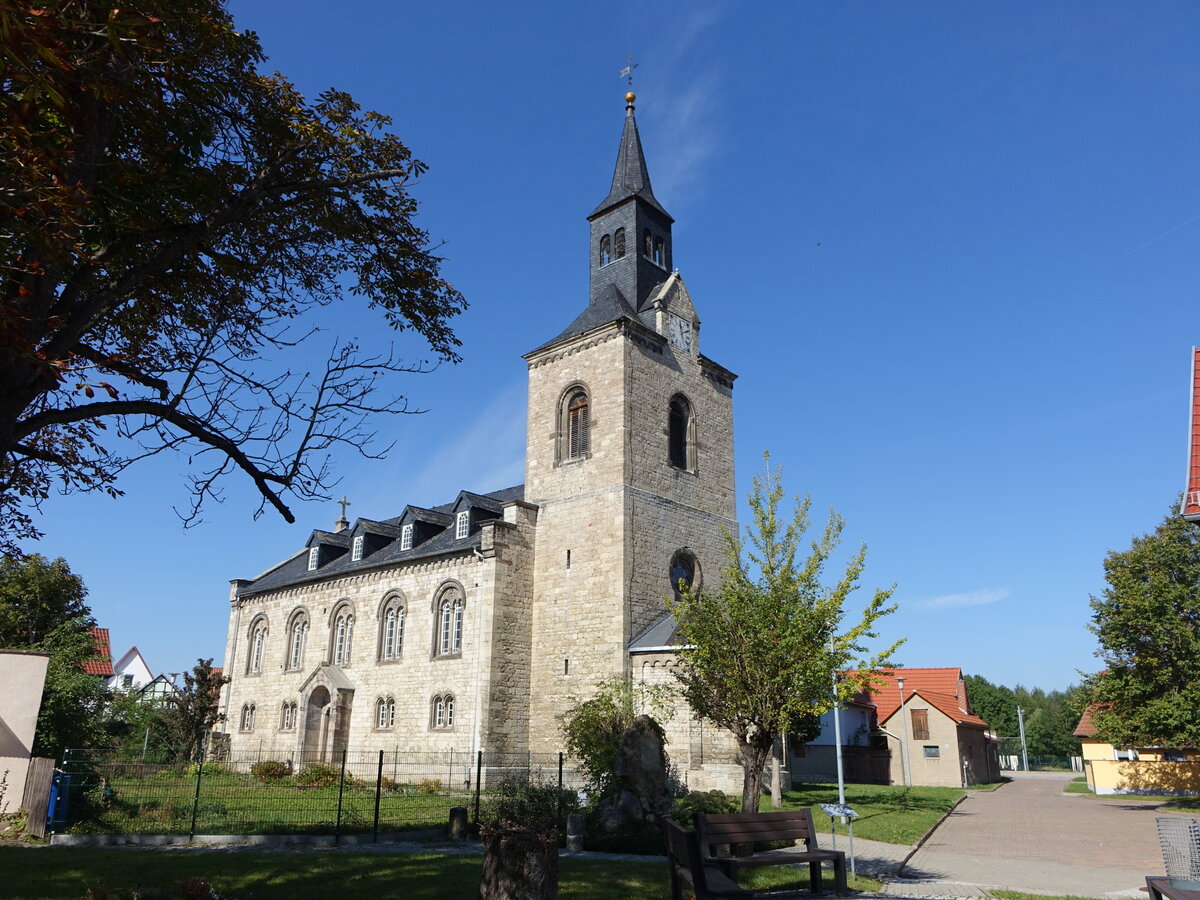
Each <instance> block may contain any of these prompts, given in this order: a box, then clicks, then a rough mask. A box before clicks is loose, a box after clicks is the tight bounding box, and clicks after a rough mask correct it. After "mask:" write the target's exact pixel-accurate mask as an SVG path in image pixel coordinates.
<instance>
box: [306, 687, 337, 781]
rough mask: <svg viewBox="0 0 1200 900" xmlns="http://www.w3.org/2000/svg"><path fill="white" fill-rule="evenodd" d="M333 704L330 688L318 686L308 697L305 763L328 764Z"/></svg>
mask: <svg viewBox="0 0 1200 900" xmlns="http://www.w3.org/2000/svg"><path fill="white" fill-rule="evenodd" d="M332 714H333V704H331V703H330V697H329V688H327V687H325V686H324V685H318V686H317V687H315V688H313V692H312V693H311V694H309V695H308V704H307V711H306V713H305V718H304V751H303V761H304V763H306V764H307V763H313V762H326V761H327V760H328V755H329V732H330V727H331V723H330V721H329V720H330V718H331V717H332Z"/></svg>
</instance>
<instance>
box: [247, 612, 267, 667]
mask: <svg viewBox="0 0 1200 900" xmlns="http://www.w3.org/2000/svg"><path fill="white" fill-rule="evenodd" d="M266 652H267V620H266V619H265V618H263V617H261V616H259V617H258V618H256V619H255V620H254V621H253V622H251V623H250V647H249V649H248V650H247V652H246V674H247V675H257V674H259V673H260V672H262V668H263V657H264V656H265V655H266Z"/></svg>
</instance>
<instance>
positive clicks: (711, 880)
mask: <svg viewBox="0 0 1200 900" xmlns="http://www.w3.org/2000/svg"><path fill="white" fill-rule="evenodd" d="M663 831H664V832H665V833H666V836H667V859H668V860H669V861H670V863H671V900H682V897H683V883H684V882H687V883H688V884H689V885H691V887H692V890H693V891H694V892H695V894H696V900H708V898H709V897H720V898H722V900H730V898H737V900H749V898H751V897H753V896H754V895H753V894H751V893H750V891H747V890H745V889H743V888H740V887H738V885H737V882H736V881H734V880H733V879H732V878H730V877H729V876H728V875H726V874H725V872H724V871H722V869H720V868H719V867H717V866H714V865H705V863H704V860H703V858H702V857H701V855H700V842H699V841H698V840H697V839H696V832H694V831H688V830H687V829H685V828H682V827H681V826H679V825H678V824H676V823H675V822H674V821H672V820H671V819H664V820H663Z"/></svg>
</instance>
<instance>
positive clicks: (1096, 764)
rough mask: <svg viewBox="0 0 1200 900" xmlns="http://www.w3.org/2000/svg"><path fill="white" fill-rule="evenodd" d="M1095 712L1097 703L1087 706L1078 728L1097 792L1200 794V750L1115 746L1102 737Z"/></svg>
mask: <svg viewBox="0 0 1200 900" xmlns="http://www.w3.org/2000/svg"><path fill="white" fill-rule="evenodd" d="M1094 712H1095V707H1094V706H1089V707H1088V708H1087V709H1085V710H1084V711H1083V716H1082V717H1081V718H1080V720H1079V725H1078V726H1077V727H1076V729H1075V736H1076V737H1077V738H1079V743H1080V744H1081V745H1082V748H1083V749H1082V756H1083V772H1084V775H1086V776H1087V784H1088V787H1089V788H1091V789H1092V790H1093V791H1095V792H1096V793H1097V794H1200V752H1198V751H1196V750H1183V749H1170V748H1166V747H1114V746H1113V745H1112V744H1110V743H1108V742H1107V741H1103V740H1101V739H1100V737H1099V735H1098V733H1097V729H1096V725H1095V723H1094V722H1093V721H1092V715H1093V713H1094Z"/></svg>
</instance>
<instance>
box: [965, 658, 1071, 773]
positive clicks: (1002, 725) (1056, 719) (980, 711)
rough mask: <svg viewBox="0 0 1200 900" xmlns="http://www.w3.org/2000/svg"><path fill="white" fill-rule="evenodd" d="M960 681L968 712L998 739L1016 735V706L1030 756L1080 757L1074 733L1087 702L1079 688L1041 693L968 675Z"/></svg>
mask: <svg viewBox="0 0 1200 900" xmlns="http://www.w3.org/2000/svg"><path fill="white" fill-rule="evenodd" d="M963 680H964V681H965V682H966V685H967V697H968V699H969V700H970V703H971V710H972V711H973V712H974V713H975V715H977V716H979V718H981V719H983V721H985V722H987V723H988V724H989V725H990V726H992V730H993V731H995V733H996V734H997V735H998V736H999V737H1003V738H1013V737H1017V736H1018V735H1019V733H1020V726H1019V724H1018V722H1017V707H1018V706H1019V707H1021V709H1022V710H1023V711H1024V713H1025V742H1026V746H1027V747H1028V750H1029V755H1030V756H1058V757H1062V756H1078V755H1079V739H1078V738H1076V737H1075V735H1074V731H1075V726H1076V725H1078V724H1079V717H1080V715H1082V713H1083V707H1084V705H1085V701H1086V692H1085V691H1084V690H1083V688H1082V687H1078V686H1076V685H1072V686H1071V687H1068V688H1067V689H1066V690H1065V691H1057V690H1055V691H1044V690H1042V689H1041V688H1032V689H1029V688H1025V687H1022V686H1021V685H1019V684H1018V685H1017V686H1016V687H1015V688H1010V687H1006V686H1005V685H997V684H992V683H991V682H990V681H988V680H987V679H986V678H984V677H983V676H982V675H967V676H965V677H964V678H963ZM1006 752H1007V751H1006Z"/></svg>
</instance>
